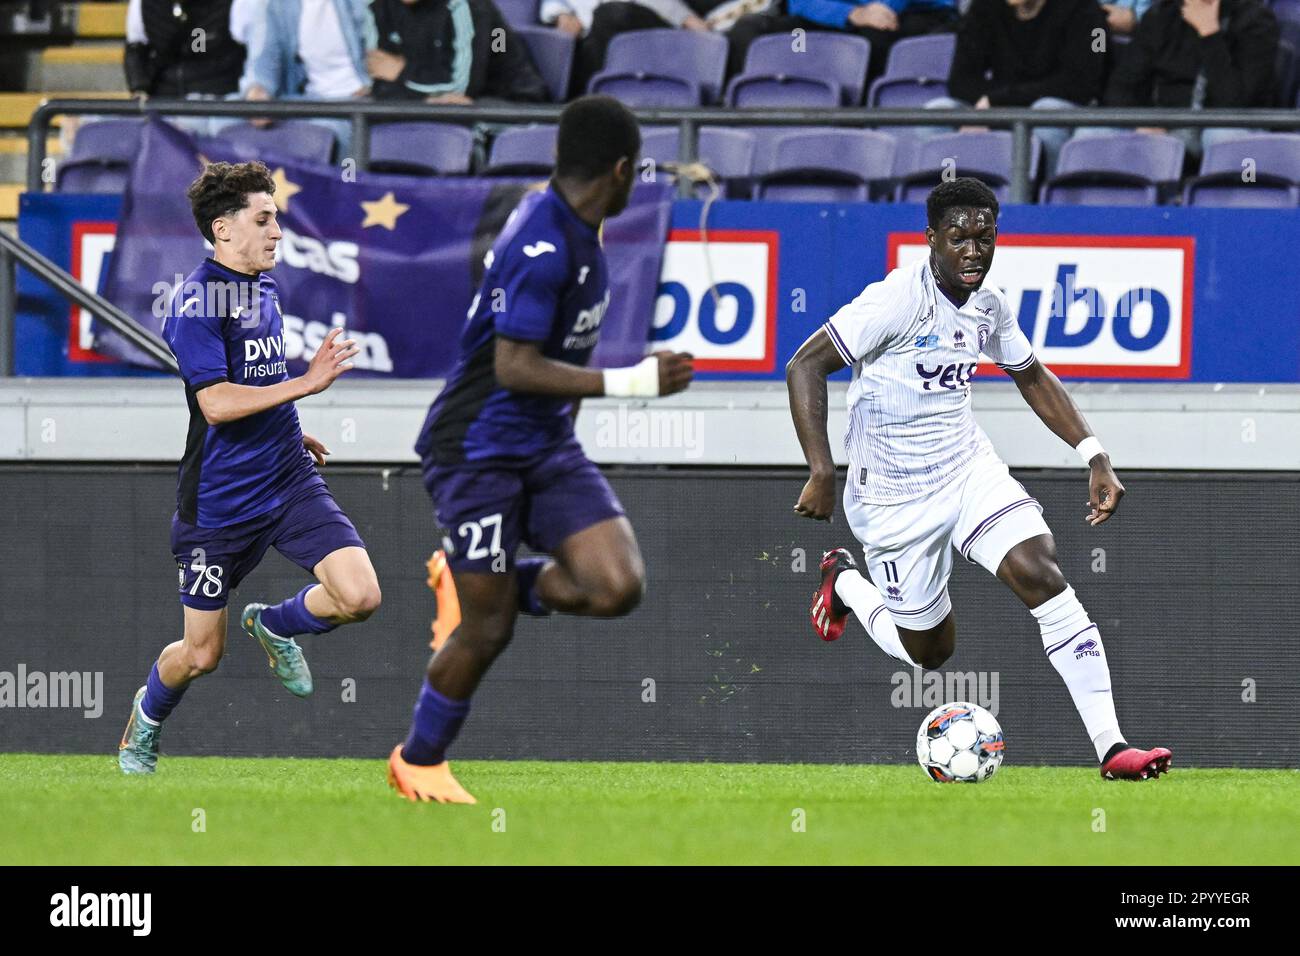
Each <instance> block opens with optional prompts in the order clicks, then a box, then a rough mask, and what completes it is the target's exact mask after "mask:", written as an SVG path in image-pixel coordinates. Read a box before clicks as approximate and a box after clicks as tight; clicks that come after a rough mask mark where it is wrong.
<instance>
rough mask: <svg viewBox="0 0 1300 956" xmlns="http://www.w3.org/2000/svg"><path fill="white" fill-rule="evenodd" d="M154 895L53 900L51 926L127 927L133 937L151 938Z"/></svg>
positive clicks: (76, 891)
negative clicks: (149, 936)
mask: <svg viewBox="0 0 1300 956" xmlns="http://www.w3.org/2000/svg"><path fill="white" fill-rule="evenodd" d="M152 904H153V894H151V893H82V892H81V890H80V887H76V886H74V887H73V888H72V891H71V892H70V893H55V894H54V895H53V896H51V897H50V925H51V926H68V927H77V926H126V927H129V928H130V929H131V934H132V935H133V936H148V935H149V930H150V928H151V924H152V920H151V919H150V916H151V910H152V909H153V905H152Z"/></svg>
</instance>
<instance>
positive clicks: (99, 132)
mask: <svg viewBox="0 0 1300 956" xmlns="http://www.w3.org/2000/svg"><path fill="white" fill-rule="evenodd" d="M143 129H144V120H136V119H117V120H113V119H106V120H102V121H100V122H96V123H82V124H81V125H80V126H79V127H78V129H77V135H76V138H75V139H73V141H72V151H71V153H69V155H68V159H67V161H66V162H64V163H63V164H62V165H61V166H60V167H59V174H58V181H57V183H56V186H55V188H56V190H57V191H58V192H64V193H120V192H124V191H125V190H126V184H127V181H128V180H129V179H130V177H131V163H132V161H133V160H134V159H135V157H136V155H137V154H138V153H139V151H140V134H141V132H142V131H143Z"/></svg>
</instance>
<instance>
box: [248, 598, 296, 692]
mask: <svg viewBox="0 0 1300 956" xmlns="http://www.w3.org/2000/svg"><path fill="white" fill-rule="evenodd" d="M265 608H266V605H265V604H250V605H248V606H247V607H246V608H244V613H243V614H241V615H240V616H239V623H240V624H242V625H243V628H244V633H246V634H247V635H248V636H249V637H252V638H256V640H257V642H258V643H259V644H261V645H262V650H264V651H266V657H267V660H268V661H269V662H270V664H271V670H272V671H274V672H275V676H276V677H278V678H280V683H282V684H284V686H285V687H286V688H287V689H288V691H289V693H291V694H293V695H294V696H295V697H307V696H309V695H310V694H311V689H312V683H311V671H310V670H308V669H307V659H306V658H305V657H303V656H302V648H301V647H299V646H298V643H297V641H295V640H294V639H293V638H292V637H280V636H279V635H277V634H272V633H271V632H270V631H268V630H267V629H266V628H264V627H263V626H262V611H263V610H265Z"/></svg>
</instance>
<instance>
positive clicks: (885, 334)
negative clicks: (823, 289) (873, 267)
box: [822, 270, 916, 365]
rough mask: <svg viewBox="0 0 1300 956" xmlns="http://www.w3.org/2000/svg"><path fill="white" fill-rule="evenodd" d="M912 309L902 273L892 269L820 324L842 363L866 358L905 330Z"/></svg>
mask: <svg viewBox="0 0 1300 956" xmlns="http://www.w3.org/2000/svg"><path fill="white" fill-rule="evenodd" d="M900 278H901V279H902V280H903V281H899V279H900ZM915 311H916V308H915V304H914V303H913V302H912V296H911V295H910V294H909V288H908V283H907V281H906V276H905V274H903V273H902V272H901V270H895V271H894V272H892V273H890V274H889V275H888V276H886V277H885V278H884V279H883V280H881V281H880V282H873V283H871V285H869V286H867V287H866V288H865V289H863V290H862V293H861V294H860V295H859V296H858V297H857V298H856V299H854V300H853V301H851V302H849V303H847V304H846V305H844V306H843V307H842V308H841V309H840V310H839V311H838V312H836V313H835V314H834V315H832V316H831V317H830V318H829V319H828V320H827V321H826V324H825V325H824V326H822V328H824V329H825V330H826V334H827V335H829V336H830V339H831V342H833V343H834V345H835V351H837V352H839V353H840V358H842V359H844V361H845V363H846V364H848V365H852V364H853V363H854V362H858V361H862V360H864V359H865V360H866V361H868V362H870V361H872V360H873V359H874V358H875V357H876V356H877V355H879V354H880V353H881V352H883V351H884V350H885V349H887V348H889V346H890V345H892V344H893V343H894V342H895V341H897V339H898V337H899V336H900V335H903V334H904V333H905V332H906V331H907V326H908V324H909V322H910V321H911V319H912V316H913V314H914V313H915Z"/></svg>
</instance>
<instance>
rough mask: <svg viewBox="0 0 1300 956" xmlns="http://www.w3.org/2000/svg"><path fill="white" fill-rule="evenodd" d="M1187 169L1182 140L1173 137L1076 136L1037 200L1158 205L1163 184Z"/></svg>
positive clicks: (1084, 203)
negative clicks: (1184, 165) (1185, 167)
mask: <svg viewBox="0 0 1300 956" xmlns="http://www.w3.org/2000/svg"><path fill="white" fill-rule="evenodd" d="M1182 170H1183V142H1182V140H1180V139H1178V138H1177V137H1174V136H1168V135H1163V134H1151V133H1118V134H1115V135H1113V136H1087V137H1082V138H1080V137H1075V138H1074V139H1071V140H1069V141H1067V142H1066V144H1065V145H1064V146H1062V147H1061V155H1060V158H1059V159H1058V161H1057V164H1056V175H1055V176H1053V177H1052V178H1051V179H1050V180H1049V181H1048V182H1047V183H1045V184H1044V185H1043V188H1042V193H1041V196H1040V199H1039V201H1040V202H1043V203H1048V204H1052V205H1081V206H1154V205H1156V204H1157V203H1158V202H1159V200H1160V186H1161V185H1162V184H1164V183H1171V182H1176V181H1177V180H1178V179H1179V177H1180V176H1181V175H1182Z"/></svg>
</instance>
